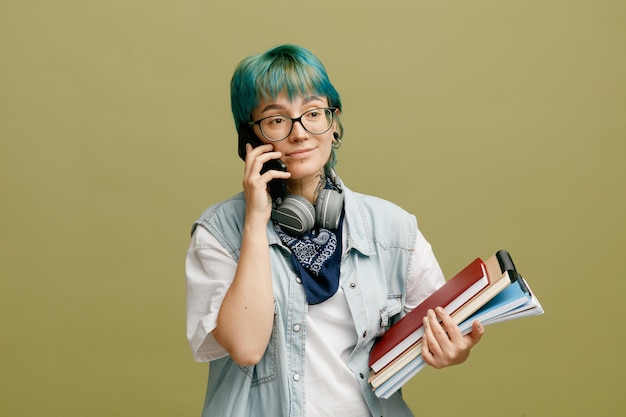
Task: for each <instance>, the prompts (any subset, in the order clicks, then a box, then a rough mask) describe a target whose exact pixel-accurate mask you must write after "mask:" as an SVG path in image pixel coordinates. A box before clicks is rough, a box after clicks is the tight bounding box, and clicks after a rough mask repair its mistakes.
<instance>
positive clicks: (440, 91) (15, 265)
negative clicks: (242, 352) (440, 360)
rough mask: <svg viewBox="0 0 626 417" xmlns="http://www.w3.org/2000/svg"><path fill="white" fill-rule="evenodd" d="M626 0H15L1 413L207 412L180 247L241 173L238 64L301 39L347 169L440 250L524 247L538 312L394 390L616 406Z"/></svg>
mask: <svg viewBox="0 0 626 417" xmlns="http://www.w3.org/2000/svg"><path fill="white" fill-rule="evenodd" d="M625 18H626V3H624V2H622V1H619V0H616V1H607V0H600V1H581V0H572V1H557V0H544V1H524V2H521V1H488V0H475V1H421V0H420V1H408V0H406V1H395V0H391V1H386V2H371V4H370V2H363V1H327V0H318V1H316V2H313V3H311V2H289V1H275V0H268V1H265V2H252V1H248V2H237V1H233V2H209V1H197V0H182V1H177V2H166V1H158V0H157V1H147V0H138V1H133V2H128V1H118V0H107V1H77V0H58V1H53V2H51V1H41V0H40V1H36V0H35V1H15V0H4V1H2V3H1V4H0V47H1V50H0V52H1V55H0V57H1V61H0V75H1V76H0V106H1V107H0V187H1V189H0V196H1V201H2V202H1V204H0V228H1V229H0V278H1V283H2V284H1V285H2V286H1V288H2V290H1V291H0V297H1V302H0V323H1V327H0V329H1V330H0V350H1V355H0V397H1V399H0V414H1V415H3V416H34V415H38V416H63V417H73V416H77V417H78V416H80V417H84V416H90V417H98V416H153V417H154V416H197V415H199V412H200V409H201V405H202V402H203V396H204V389H205V380H206V373H207V367H206V364H197V363H195V362H193V360H192V357H191V353H190V350H189V348H188V346H187V343H186V339H185V329H184V326H185V322H184V297H185V294H184V257H185V252H186V248H187V244H188V241H189V235H188V232H189V228H190V225H191V223H192V222H193V220H194V219H195V218H196V216H197V215H198V214H199V213H200V212H201V210H202V209H203V208H204V207H206V206H207V205H209V204H211V203H214V202H216V201H219V200H221V199H223V198H225V197H227V196H230V195H231V194H234V193H235V192H237V191H239V189H240V187H241V174H242V164H241V162H240V161H239V160H238V158H237V156H236V152H235V146H236V145H235V141H236V140H235V134H234V126H233V123H232V120H231V116H230V111H229V96H228V83H229V81H230V76H231V74H232V71H233V69H234V67H235V65H236V64H237V63H238V62H239V60H240V59H242V58H243V57H244V56H247V55H249V54H252V53H257V52H262V51H264V50H266V49H267V48H269V47H271V46H273V45H276V44H279V43H286V42H289V43H297V44H301V45H303V46H306V47H308V48H309V49H311V50H312V51H313V52H314V53H315V54H317V55H318V56H319V57H320V58H321V59H322V60H323V61H324V62H325V64H326V66H327V69H328V71H329V73H330V75H331V79H332V80H333V82H334V84H335V85H336V87H337V88H338V90H339V91H340V93H341V94H342V99H343V102H344V117H343V122H344V125H345V128H346V135H345V138H344V146H343V147H342V148H341V150H340V153H339V158H340V161H339V165H338V172H339V174H340V175H341V176H342V178H343V180H344V181H345V182H346V183H347V184H348V185H349V186H350V187H351V188H352V189H354V190H357V191H362V192H366V193H369V194H375V195H379V196H382V197H385V198H388V199H390V200H393V201H394V202H396V203H398V204H400V205H401V206H403V207H404V208H406V209H407V210H409V211H411V212H413V213H415V214H416V216H417V217H418V221H419V224H420V227H421V229H422V231H423V232H424V234H425V235H426V236H427V238H428V239H429V240H430V241H431V243H432V244H433V246H434V249H435V252H436V254H437V255H438V258H439V260H440V263H441V265H442V268H443V269H444V272H445V273H446V274H447V275H448V276H451V275H453V274H454V273H455V272H457V271H458V270H459V269H460V268H461V267H463V266H464V265H465V264H466V263H467V262H469V261H471V260H472V259H473V258H475V257H477V256H480V257H488V256H490V255H491V254H493V253H494V252H495V251H496V250H498V249H500V248H505V249H508V250H509V251H510V252H511V254H512V255H513V258H514V260H515V261H516V264H517V266H518V268H519V269H520V271H521V272H522V273H523V275H524V276H525V277H526V278H527V279H528V281H529V282H530V283H531V285H532V288H533V289H534V290H535V292H536V294H537V295H538V296H539V298H540V300H541V302H542V304H543V306H544V308H545V310H546V314H545V315H544V316H541V317H535V318H529V319H523V320H518V321H515V322H511V323H509V324H506V325H505V324H499V325H494V326H492V327H489V328H487V334H486V336H485V338H484V340H483V342H482V343H481V344H480V345H479V346H478V347H477V348H476V349H475V350H474V351H473V352H472V355H471V357H470V360H469V361H468V362H467V363H466V364H464V365H462V366H459V367H455V368H449V369H445V370H440V371H435V370H432V369H427V370H425V371H424V372H422V373H420V374H419V375H418V376H417V377H416V378H414V379H413V380H412V381H411V382H410V383H409V385H408V386H407V387H406V389H405V391H404V395H405V397H406V398H407V399H408V402H409V403H410V405H411V407H412V409H413V410H414V411H415V413H416V415H420V416H429V415H445V416H482V417H485V416H494V417H495V416H498V417H501V416H546V417H553V416H565V415H567V416H570V417H575V416H580V417H583V416H585V417H586V416H590V415H594V416H613V415H616V413H618V411H617V410H622V409H624V407H625V406H626V401H625V400H624V396H623V392H622V391H623V387H624V383H625V382H626V381H625V375H626V364H625V362H624V360H623V358H622V354H623V346H624V342H625V336H624V334H623V333H622V332H623V324H622V323H623V321H624V318H625V317H624V311H623V309H622V308H621V306H622V305H623V301H622V298H623V294H624V291H625V290H626V280H625V278H626V277H625V273H624V268H623V260H624V255H623V252H624V243H623V242H624V237H625V232H626V224H625V223H626V222H625V217H626V216H625V213H626V198H625V196H624V189H625V183H626V181H625V180H626V168H625V165H626V164H625V162H626V160H625V159H626V158H625V157H626V154H625V151H626V117H625V116H626V82H625V77H624V74H626V59H625V55H624V46H625V42H626V26H625V25H624V24H623V22H624V19H625Z"/></svg>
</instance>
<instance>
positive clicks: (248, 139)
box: [237, 123, 287, 204]
mask: <svg viewBox="0 0 626 417" xmlns="http://www.w3.org/2000/svg"><path fill="white" fill-rule="evenodd" d="M246 143H249V144H251V145H252V147H253V148H256V147H257V146H260V145H263V142H262V141H261V139H259V138H258V137H257V136H256V135H255V133H254V131H253V130H252V127H251V126H250V125H248V124H246V123H241V124H240V125H239V143H238V149H237V151H238V153H239V157H240V158H241V159H242V160H244V161H245V160H246ZM270 170H276V171H285V172H286V171H287V166H286V165H285V163H284V162H283V161H281V160H280V159H271V160H269V161H267V162H266V163H264V164H263V168H261V174H263V173H265V172H267V171H270ZM268 187H269V192H270V196H271V197H272V201H273V202H274V203H276V204H280V201H282V199H283V198H285V195H287V180H284V179H282V178H276V179H273V180H271V181H270V182H269V183H268Z"/></svg>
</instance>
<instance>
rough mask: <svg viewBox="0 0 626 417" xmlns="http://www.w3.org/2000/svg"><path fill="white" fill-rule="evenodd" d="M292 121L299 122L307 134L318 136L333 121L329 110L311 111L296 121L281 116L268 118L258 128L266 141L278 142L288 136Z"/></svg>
mask: <svg viewBox="0 0 626 417" xmlns="http://www.w3.org/2000/svg"><path fill="white" fill-rule="evenodd" d="M294 120H295V121H300V123H301V124H302V126H303V127H304V128H305V129H306V130H307V131H308V132H309V133H311V134H313V135H319V134H322V133H324V132H326V131H327V130H328V129H329V128H330V125H331V124H332V121H333V112H332V110H331V109H313V110H309V111H307V112H305V113H304V114H302V116H300V117H299V118H296V119H291V118H290V117H287V116H282V115H276V116H270V117H267V118H265V119H263V120H262V121H261V123H260V124H259V127H260V128H261V133H263V135H264V136H265V137H266V138H267V139H269V140H273V141H279V140H283V139H285V138H286V137H287V136H289V134H290V133H291V129H292V128H293V123H294Z"/></svg>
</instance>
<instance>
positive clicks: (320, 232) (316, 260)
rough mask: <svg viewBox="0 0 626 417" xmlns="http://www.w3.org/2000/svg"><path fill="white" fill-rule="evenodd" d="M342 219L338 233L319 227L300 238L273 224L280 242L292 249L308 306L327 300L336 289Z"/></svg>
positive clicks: (294, 263) (295, 266) (292, 258)
mask: <svg viewBox="0 0 626 417" xmlns="http://www.w3.org/2000/svg"><path fill="white" fill-rule="evenodd" d="M341 217H342V219H341V220H340V222H339V228H338V229H337V230H328V229H323V228H320V229H317V230H312V231H310V232H306V233H305V234H303V235H302V236H300V237H299V238H296V237H293V236H290V235H288V234H287V233H285V232H283V231H282V230H281V228H280V226H279V225H277V224H274V229H275V230H276V233H278V236H279V237H280V240H281V241H282V242H283V243H284V244H285V245H286V246H287V247H289V249H291V260H292V263H293V266H294V268H295V270H296V272H297V273H298V275H299V276H300V278H302V285H303V286H304V291H305V292H306V300H307V302H308V303H309V304H319V303H321V302H323V301H326V300H328V299H329V298H330V297H332V296H333V295H335V293H336V292H337V289H338V288H339V266H340V263H341V229H342V224H343V216H341Z"/></svg>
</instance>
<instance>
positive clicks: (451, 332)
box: [436, 307, 463, 343]
mask: <svg viewBox="0 0 626 417" xmlns="http://www.w3.org/2000/svg"><path fill="white" fill-rule="evenodd" d="M436 314H437V317H438V318H439V320H441V324H440V325H441V327H442V329H444V330H445V332H446V336H447V338H448V339H450V340H451V341H452V343H456V342H457V341H459V340H461V338H462V337H463V334H462V333H461V330H460V329H459V326H457V325H456V323H455V322H454V320H452V317H450V315H449V314H448V312H447V311H446V310H444V309H443V308H441V307H437V308H436Z"/></svg>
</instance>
